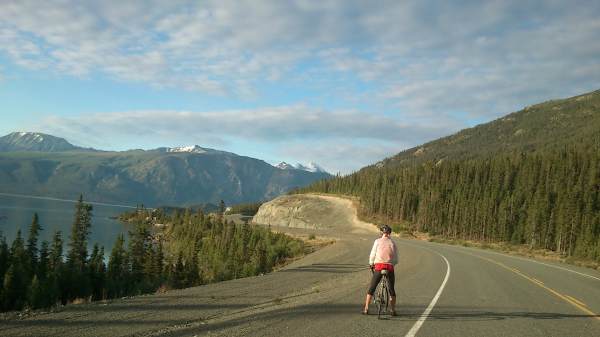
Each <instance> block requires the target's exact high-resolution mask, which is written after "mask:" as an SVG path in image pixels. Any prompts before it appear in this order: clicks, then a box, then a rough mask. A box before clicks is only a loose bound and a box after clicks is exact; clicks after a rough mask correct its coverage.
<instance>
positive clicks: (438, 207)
mask: <svg viewBox="0 0 600 337" xmlns="http://www.w3.org/2000/svg"><path fill="white" fill-rule="evenodd" d="M296 192H324V193H335V194H348V195H354V196H358V197H359V198H360V201H361V206H362V209H361V214H362V216H364V217H366V218H369V219H371V220H375V221H386V222H391V223H393V224H395V225H396V226H397V227H398V229H400V227H405V228H407V229H409V230H419V231H424V232H429V233H431V234H434V235H440V236H443V237H445V238H452V239H464V240H478V241H482V242H510V243H514V244H526V245H528V246H529V247H530V248H544V249H549V250H553V251H556V252H559V253H561V254H563V255H564V256H573V257H577V258H584V259H591V260H595V261H600V141H599V140H598V139H591V140H588V141H587V142H583V143H581V144H569V145H565V146H562V147H561V148H559V149H551V150H550V149H549V150H544V151H538V152H512V153H503V154H497V155H493V156H488V157H485V158H478V159H469V160H445V161H437V162H433V161H429V162H426V163H424V164H417V165H410V166H401V167H386V166H384V167H380V168H378V167H374V166H373V167H368V168H365V169H363V170H361V171H359V172H356V173H353V174H350V175H348V176H343V177H342V176H338V177H335V178H333V179H330V180H323V181H320V182H317V183H315V184H313V185H311V186H309V187H307V188H304V189H300V190H298V191H296Z"/></svg>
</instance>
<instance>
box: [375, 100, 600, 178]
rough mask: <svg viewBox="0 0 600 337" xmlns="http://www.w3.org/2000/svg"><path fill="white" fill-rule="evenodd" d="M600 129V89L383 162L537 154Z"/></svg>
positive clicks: (529, 109) (524, 111)
mask: <svg viewBox="0 0 600 337" xmlns="http://www.w3.org/2000/svg"><path fill="white" fill-rule="evenodd" d="M598 130H600V90H596V91H593V92H590V93H586V94H583V95H579V96H575V97H571V98H567V99H559V100H551V101H548V102H544V103H541V104H537V105H533V106H529V107H526V108H524V109H522V110H520V111H517V112H514V113H511V114H509V115H506V116H504V117H501V118H499V119H497V120H495V121H492V122H489V123H486V124H482V125H478V126H476V127H473V128H469V129H464V130H462V131H460V132H458V133H456V134H453V135H451V136H448V137H444V138H440V139H438V140H434V141H432V142H429V143H426V144H423V145H420V146H417V147H414V148H411V149H408V150H405V151H402V152H400V153H399V154H397V155H395V156H393V157H391V158H387V159H384V160H383V161H381V162H379V163H377V164H376V165H377V166H378V167H382V166H404V165H412V164H419V163H423V162H427V161H433V162H439V161H440V160H442V161H443V160H453V159H469V158H477V157H487V156H493V155H495V154H497V153H501V152H508V151H523V152H532V151H540V150H543V149H548V148H555V147H557V146H560V145H564V144H572V143H577V142H580V141H582V140H585V139H587V138H590V137H593V136H594V135H596V134H598Z"/></svg>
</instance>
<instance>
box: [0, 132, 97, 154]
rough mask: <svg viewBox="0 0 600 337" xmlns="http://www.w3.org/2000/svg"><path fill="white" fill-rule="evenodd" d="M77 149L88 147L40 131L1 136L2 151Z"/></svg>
mask: <svg viewBox="0 0 600 337" xmlns="http://www.w3.org/2000/svg"><path fill="white" fill-rule="evenodd" d="M75 150H86V149H84V148H81V147H77V146H74V145H72V144H70V143H69V142H67V141H66V140H64V139H63V138H59V137H54V136H51V135H47V134H44V133H39V132H13V133H11V134H8V135H6V136H4V137H0V152H14V151H40V152H61V151H75Z"/></svg>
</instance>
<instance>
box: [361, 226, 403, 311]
mask: <svg viewBox="0 0 600 337" xmlns="http://www.w3.org/2000/svg"><path fill="white" fill-rule="evenodd" d="M379 230H380V231H381V237H380V238H379V239H377V240H375V242H374V243H373V248H372V249H371V254H370V255H369V265H370V266H371V270H373V277H372V278H371V284H370V285H369V289H368V290H367V298H366V300H365V307H364V309H363V311H362V313H363V314H365V315H366V314H367V313H368V311H369V303H370V302H371V299H372V298H373V294H374V293H375V288H377V285H378V284H379V281H381V277H382V275H381V271H382V270H384V269H385V270H387V271H388V279H389V281H390V305H391V307H392V316H396V291H395V290H394V265H396V263H398V249H397V248H396V244H395V243H394V241H392V239H391V238H390V235H391V234H392V228H391V227H390V226H388V225H382V226H381V227H379Z"/></svg>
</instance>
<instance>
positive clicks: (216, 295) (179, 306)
mask: <svg viewBox="0 0 600 337" xmlns="http://www.w3.org/2000/svg"><path fill="white" fill-rule="evenodd" d="M314 198H321V200H322V201H323V202H324V203H329V204H330V206H331V207H345V208H347V214H348V218H347V219H346V220H345V221H341V223H346V224H347V225H346V226H345V227H344V225H336V226H333V227H325V228H321V229H308V230H307V229H296V228H287V227H285V228H276V227H273V228H275V229H279V230H282V231H286V232H290V233H292V234H301V233H315V234H316V235H317V236H321V237H332V238H335V239H336V243H335V244H333V245H329V246H327V247H325V248H323V249H321V250H319V251H317V252H315V253H313V254H310V255H308V256H307V257H305V258H303V259H301V260H298V261H295V262H294V263H292V264H290V265H288V266H287V267H285V268H283V269H281V270H279V271H276V272H273V273H271V274H268V275H264V276H257V277H249V278H245V279H239V280H232V281H227V282H222V283H218V284H211V285H206V286H201V287H194V288H189V289H182V290H176V291H170V292H167V293H166V294H159V295H149V296H139V297H135V298H129V299H122V300H116V301H113V302H111V303H109V304H90V305H75V306H69V307H66V308H64V309H62V310H61V311H60V312H55V313H49V314H42V315H37V316H35V317H32V318H28V319H23V320H4V321H0V335H2V336H196V335H198V336H202V335H207V336H278V335H284V336H600V316H598V315H597V313H600V273H598V272H596V271H593V270H588V269H583V268H578V267H574V266H565V265H562V264H553V263H548V262H541V263H540V262H538V261H535V260H529V259H524V258H519V257H513V256H509V255H505V254H499V253H495V252H491V251H485V250H478V249H471V248H465V247H459V246H450V245H443V244H435V243H429V242H421V241H413V240H403V239H396V240H397V244H398V247H399V253H400V263H399V265H398V267H397V272H396V292H397V294H398V307H397V309H398V313H399V316H397V317H389V318H387V319H385V320H378V319H377V316H375V315H369V316H363V315H360V314H359V312H360V309H361V305H362V301H363V300H364V293H365V288H366V286H367V283H368V281H369V277H370V272H369V271H368V270H367V269H366V268H365V266H366V262H367V256H368V253H369V250H370V248H371V245H372V242H373V240H374V239H375V238H376V235H377V233H374V232H373V231H372V228H368V227H366V225H365V224H361V223H359V222H357V221H356V220H355V218H354V210H353V209H352V208H351V203H349V202H347V201H344V200H342V199H339V200H337V201H336V199H333V198H322V197H316V196H315V197H314ZM338 210H339V209H338ZM444 281H445V282H444ZM434 300H435V301H434ZM428 309H429V310H428Z"/></svg>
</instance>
